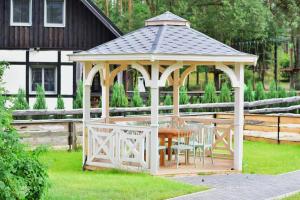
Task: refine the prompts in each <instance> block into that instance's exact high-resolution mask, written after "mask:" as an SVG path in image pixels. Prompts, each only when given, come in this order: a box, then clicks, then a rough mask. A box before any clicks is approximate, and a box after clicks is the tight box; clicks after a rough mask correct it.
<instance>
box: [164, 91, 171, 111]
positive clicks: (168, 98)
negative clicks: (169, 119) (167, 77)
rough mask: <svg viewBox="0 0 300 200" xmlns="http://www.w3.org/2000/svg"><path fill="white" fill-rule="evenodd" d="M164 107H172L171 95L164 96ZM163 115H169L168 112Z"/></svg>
mask: <svg viewBox="0 0 300 200" xmlns="http://www.w3.org/2000/svg"><path fill="white" fill-rule="evenodd" d="M164 105H165V106H170V105H173V101H172V97H171V95H169V94H168V95H166V97H165V99H164ZM165 113H170V111H165Z"/></svg>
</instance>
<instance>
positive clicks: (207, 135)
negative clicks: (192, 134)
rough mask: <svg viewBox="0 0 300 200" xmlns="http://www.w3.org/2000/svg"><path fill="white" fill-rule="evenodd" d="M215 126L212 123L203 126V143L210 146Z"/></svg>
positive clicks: (212, 141) (213, 137)
mask: <svg viewBox="0 0 300 200" xmlns="http://www.w3.org/2000/svg"><path fill="white" fill-rule="evenodd" d="M214 130H215V126H214V125H205V126H204V132H203V133H204V145H206V146H212V145H213V144H214V140H215V132H214Z"/></svg>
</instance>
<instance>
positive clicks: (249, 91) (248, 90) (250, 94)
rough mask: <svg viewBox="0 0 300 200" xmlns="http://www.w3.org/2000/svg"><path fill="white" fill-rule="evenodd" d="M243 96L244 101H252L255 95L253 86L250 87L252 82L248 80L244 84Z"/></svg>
mask: <svg viewBox="0 0 300 200" xmlns="http://www.w3.org/2000/svg"><path fill="white" fill-rule="evenodd" d="M244 98H245V101H248V102H250V101H254V100H255V97H254V91H253V87H252V82H251V81H248V83H247V85H246V86H245V89H244Z"/></svg>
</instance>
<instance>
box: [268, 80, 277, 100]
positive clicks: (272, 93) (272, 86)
mask: <svg viewBox="0 0 300 200" xmlns="http://www.w3.org/2000/svg"><path fill="white" fill-rule="evenodd" d="M272 98H277V90H276V82H275V81H272V82H271V84H270V88H269V92H268V99H272Z"/></svg>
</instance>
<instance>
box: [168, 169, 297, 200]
mask: <svg viewBox="0 0 300 200" xmlns="http://www.w3.org/2000/svg"><path fill="white" fill-rule="evenodd" d="M175 179H176V180H178V181H182V182H185V183H190V184H193V185H205V186H209V187H211V188H214V189H211V190H208V191H206V192H200V193H194V194H191V195H186V196H182V197H177V198H174V199H176V200H192V199H197V200H199V199H204V200H210V199H213V200H235V199H236V200H253V199H254V200H261V199H272V198H275V197H278V196H281V195H285V194H288V193H293V192H296V191H299V192H300V170H299V171H295V172H291V173H287V174H281V175H274V176H273V175H254V174H229V175H211V176H190V177H177V178H175Z"/></svg>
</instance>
